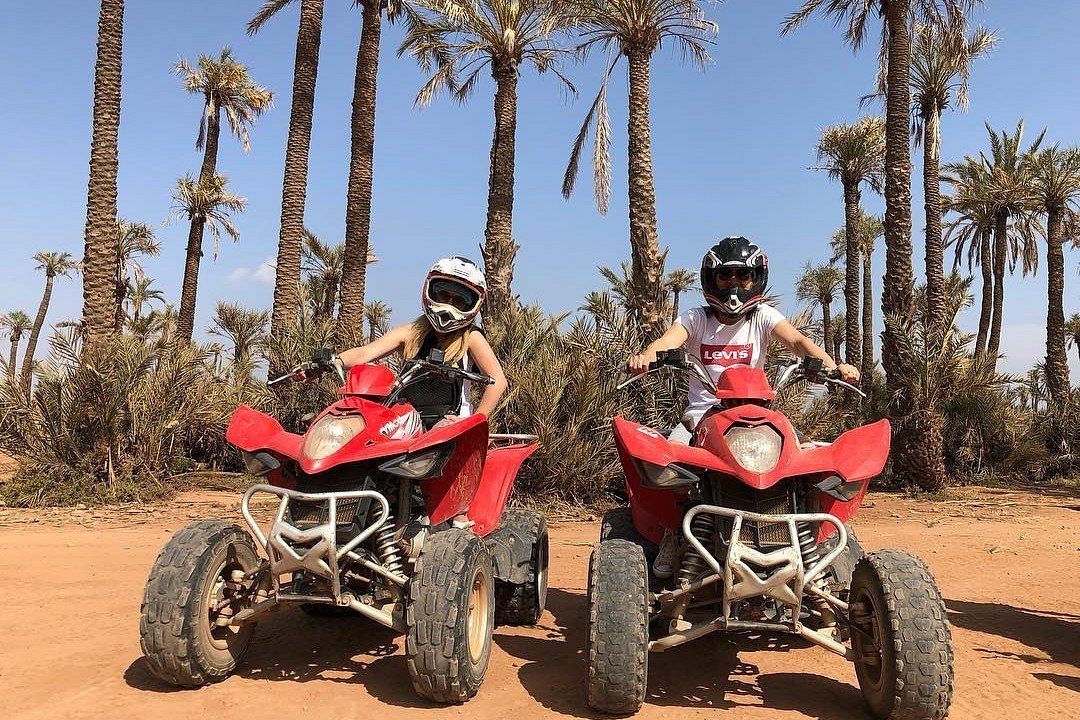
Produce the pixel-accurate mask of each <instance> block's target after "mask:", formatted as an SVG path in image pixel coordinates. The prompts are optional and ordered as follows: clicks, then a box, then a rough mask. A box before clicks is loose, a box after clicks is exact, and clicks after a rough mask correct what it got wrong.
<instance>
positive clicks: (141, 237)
mask: <svg viewBox="0 0 1080 720" xmlns="http://www.w3.org/2000/svg"><path fill="white" fill-rule="evenodd" d="M116 234H117V235H118V236H119V241H120V252H119V259H118V262H117V263H116V280H115V282H116V289H115V291H114V296H115V298H116V311H115V318H116V329H117V332H119V331H120V329H121V328H122V327H123V326H124V298H125V297H127V291H128V288H129V287H130V285H131V280H132V274H134V276H135V277H136V278H141V277H142V266H140V265H139V263H138V262H136V261H135V256H136V255H148V256H151V257H156V256H157V255H158V254H160V253H161V243H159V242H158V241H157V238H156V237H154V229H153V228H152V227H150V226H149V225H147V224H146V223H135V222H129V221H127V220H124V219H119V220H117V221H116Z"/></svg>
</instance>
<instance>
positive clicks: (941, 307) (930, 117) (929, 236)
mask: <svg viewBox="0 0 1080 720" xmlns="http://www.w3.org/2000/svg"><path fill="white" fill-rule="evenodd" d="M922 119H923V128H924V134H923V198H924V200H925V202H924V204H923V207H924V209H925V211H926V320H927V325H928V327H930V328H932V329H933V330H934V331H935V333H934V334H940V333H942V332H944V330H945V270H944V265H945V247H944V244H943V242H942V239H941V179H940V162H941V161H940V153H941V148H940V145H941V125H940V120H941V118H940V117H939V115H938V112H937V109H936V108H933V107H924V108H923V110H922Z"/></svg>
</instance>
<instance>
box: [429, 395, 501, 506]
mask: <svg viewBox="0 0 1080 720" xmlns="http://www.w3.org/2000/svg"><path fill="white" fill-rule="evenodd" d="M451 440H453V441H454V454H453V455H451V456H450V459H449V460H447V462H446V465H445V466H444V467H443V472H442V474H441V475H439V476H438V477H434V478H430V479H427V480H421V481H420V490H421V492H423V494H424V507H425V508H427V511H428V517H430V518H431V524H432V525H438V524H439V523H441V522H446V521H447V520H450V519H451V518H453V517H455V516H456V515H460V514H462V513H464V512H465V511H466V510H468V509H469V504H470V503H471V502H472V499H473V497H474V496H475V495H476V491H477V488H479V487H480V476H481V473H482V472H483V469H484V460H485V459H486V457H487V447H488V424H487V418H486V417H484V416H483V415H470V416H469V417H467V418H462V419H461V420H459V421H457V422H455V423H452V424H450V425H447V426H444V427H441V428H438V429H435V430H431V431H429V432H427V433H424V434H423V435H421V436H420V437H419V438H417V440H416V441H415V442H416V443H417V444H416V446H415V450H422V449H424V448H429V447H435V446H437V445H442V444H444V443H447V442H449V441H451Z"/></svg>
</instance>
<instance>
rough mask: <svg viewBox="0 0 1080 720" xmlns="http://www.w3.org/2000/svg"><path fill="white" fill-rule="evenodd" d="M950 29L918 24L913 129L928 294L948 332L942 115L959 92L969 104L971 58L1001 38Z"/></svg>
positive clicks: (933, 314)
mask: <svg viewBox="0 0 1080 720" xmlns="http://www.w3.org/2000/svg"><path fill="white" fill-rule="evenodd" d="M963 21H964V17H963V16H962V15H961V16H959V17H958V18H957V22H958V24H955V25H954V24H950V25H949V26H947V27H945V28H941V27H938V26H934V25H923V24H918V25H916V28H915V36H914V43H913V45H912V48H911V94H912V106H913V107H912V116H913V123H912V129H913V130H914V133H915V145H916V147H918V146H919V144H920V143H921V144H922V147H923V196H924V198H925V203H924V205H925V210H926V293H927V310H928V312H929V313H930V319H931V323H932V326H933V327H935V328H937V329H938V331H939V332H941V331H944V323H945V303H944V296H943V294H942V293H943V292H944V288H943V284H942V283H943V282H944V272H945V271H944V255H945V249H944V245H943V241H942V236H941V216H942V203H941V181H940V179H939V172H940V164H941V114H942V113H943V112H944V111H945V110H947V109H948V108H949V106H950V104H951V103H952V101H953V98H954V97H955V100H956V105H957V106H958V107H959V108H960V109H961V110H966V109H967V105H968V97H967V90H968V74H969V70H970V67H969V66H970V65H971V61H972V60H975V59H977V58H979V57H981V56H984V55H986V54H988V53H989V52H991V51H992V50H993V49H994V47H995V46H996V45H997V42H998V37H997V35H995V34H994V33H992V32H990V31H989V30H987V29H986V28H981V27H980V28H977V29H976V30H975V31H974V32H973V33H972V34H971V35H970V36H969V37H966V38H965V37H964V29H965V23H964V22H963Z"/></svg>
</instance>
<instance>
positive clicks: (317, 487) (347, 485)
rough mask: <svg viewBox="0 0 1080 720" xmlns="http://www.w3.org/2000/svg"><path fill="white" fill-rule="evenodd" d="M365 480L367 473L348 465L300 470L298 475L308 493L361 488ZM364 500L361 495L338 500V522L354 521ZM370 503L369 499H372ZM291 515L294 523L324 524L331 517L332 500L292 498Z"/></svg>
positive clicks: (300, 487)
mask: <svg viewBox="0 0 1080 720" xmlns="http://www.w3.org/2000/svg"><path fill="white" fill-rule="evenodd" d="M364 481H365V476H364V475H363V473H362V472H358V471H357V469H356V466H352V467H349V466H346V467H343V468H335V469H334V470H331V471H330V472H327V473H323V474H321V475H304V474H303V473H300V474H299V475H298V476H297V478H296V489H297V490H299V491H300V492H306V493H321V492H343V491H346V490H361V489H363V487H364ZM361 502H363V501H362V500H361V499H360V498H352V499H349V500H339V501H338V503H337V524H338V525H349V524H351V523H352V521H353V520H355V519H356V512H357V510H358V509H359V507H360V504H361ZM367 503H370V500H368V501H367ZM365 504H366V503H365ZM289 515H290V516H292V520H293V523H294V524H297V523H299V524H303V525H323V524H325V523H327V522H329V521H330V501H329V500H322V501H319V502H309V501H305V500H290V501H289Z"/></svg>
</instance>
